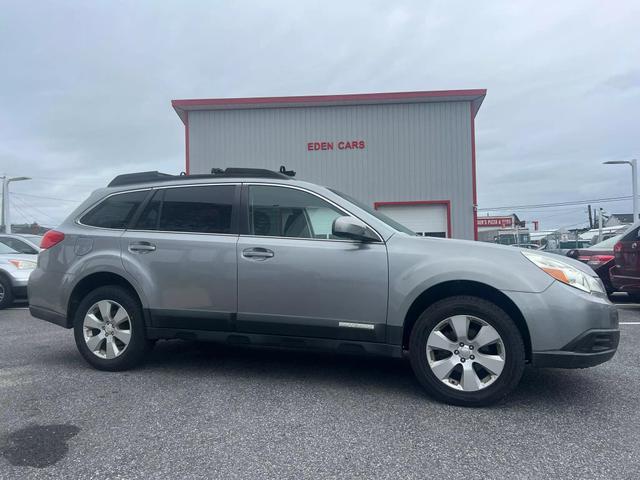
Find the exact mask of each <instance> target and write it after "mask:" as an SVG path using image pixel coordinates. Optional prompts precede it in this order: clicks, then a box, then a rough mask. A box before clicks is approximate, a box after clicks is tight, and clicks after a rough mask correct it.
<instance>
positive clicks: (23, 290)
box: [11, 285, 27, 299]
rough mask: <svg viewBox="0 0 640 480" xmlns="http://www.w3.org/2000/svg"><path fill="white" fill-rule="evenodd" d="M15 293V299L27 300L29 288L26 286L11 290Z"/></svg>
mask: <svg viewBox="0 0 640 480" xmlns="http://www.w3.org/2000/svg"><path fill="white" fill-rule="evenodd" d="M11 291H12V292H13V296H14V298H19V299H25V298H27V287H26V285H24V286H20V287H13V288H12V289H11Z"/></svg>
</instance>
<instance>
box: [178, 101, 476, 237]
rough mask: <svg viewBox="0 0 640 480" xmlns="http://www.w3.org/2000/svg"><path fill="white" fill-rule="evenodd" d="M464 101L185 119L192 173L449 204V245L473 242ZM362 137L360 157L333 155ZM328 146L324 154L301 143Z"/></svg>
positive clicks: (193, 114)
mask: <svg viewBox="0 0 640 480" xmlns="http://www.w3.org/2000/svg"><path fill="white" fill-rule="evenodd" d="M469 112H470V104H469V102H466V101H465V102H438V103H408V104H380V105H354V106H327V107H323V106H313V107H299V108H261V109H244V110H203V111H190V112H189V130H190V131H189V155H190V166H191V173H208V172H209V171H210V169H211V168H212V167H220V168H224V167H228V166H240V167H242V166H244V167H257V168H269V169H278V168H279V167H280V165H286V166H287V168H289V169H293V170H295V171H296V172H298V174H297V176H296V178H299V179H301V180H307V181H310V182H314V183H319V184H322V185H327V186H329V187H333V188H336V189H338V190H341V191H344V192H345V193H348V194H350V195H353V196H354V197H356V198H358V199H360V200H363V201H364V202H366V203H368V204H370V205H373V203H374V202H376V201H412V200H450V201H451V217H452V218H451V220H452V233H453V237H454V238H466V239H473V187H472V164H471V117H470V115H469ZM339 140H345V141H347V140H364V141H365V142H366V144H367V146H366V149H365V150H362V151H360V150H350V151H349V150H337V142H338V141H339ZM311 141H333V142H334V148H335V149H334V150H333V151H318V152H309V151H307V142H311Z"/></svg>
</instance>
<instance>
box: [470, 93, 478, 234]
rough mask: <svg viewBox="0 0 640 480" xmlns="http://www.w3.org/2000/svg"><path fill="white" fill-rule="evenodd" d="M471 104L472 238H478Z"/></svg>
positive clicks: (474, 150)
mask: <svg viewBox="0 0 640 480" xmlns="http://www.w3.org/2000/svg"><path fill="white" fill-rule="evenodd" d="M475 117H476V116H475V113H474V112H473V105H472V106H471V183H472V188H473V239H474V240H478V189H477V184H476V120H475Z"/></svg>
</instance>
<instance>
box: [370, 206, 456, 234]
mask: <svg viewBox="0 0 640 480" xmlns="http://www.w3.org/2000/svg"><path fill="white" fill-rule="evenodd" d="M376 208H377V209H378V211H380V212H382V213H384V214H385V215H387V216H388V217H391V218H393V219H394V220H395V221H396V222H399V223H401V224H402V225H404V226H405V227H407V228H409V229H411V230H413V231H414V232H416V233H417V234H418V235H422V236H425V237H448V236H449V233H450V232H449V231H448V228H447V225H448V224H449V222H448V208H447V205H446V204H442V203H436V204H430V203H425V204H404V205H402V204H383V203H376Z"/></svg>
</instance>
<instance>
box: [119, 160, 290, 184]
mask: <svg viewBox="0 0 640 480" xmlns="http://www.w3.org/2000/svg"><path fill="white" fill-rule="evenodd" d="M295 174H296V172H294V171H293V170H287V169H286V168H285V167H284V165H283V166H281V167H280V171H279V172H274V171H273V170H267V169H264V168H227V169H225V170H222V169H221V168H212V169H211V174H196V175H185V174H184V173H181V174H180V175H170V174H168V173H162V172H158V171H150V172H137V173H126V174H124V175H118V176H117V177H115V178H114V179H113V180H111V182H109V185H107V187H119V186H122V185H132V184H136V183H155V182H172V181H177V180H194V179H199V178H202V179H204V178H221V177H222V178H238V177H245V178H279V179H281V180H289V179H290V178H291V177H293V176H294V175H295Z"/></svg>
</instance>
